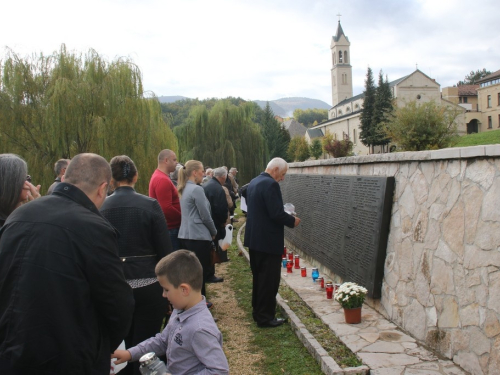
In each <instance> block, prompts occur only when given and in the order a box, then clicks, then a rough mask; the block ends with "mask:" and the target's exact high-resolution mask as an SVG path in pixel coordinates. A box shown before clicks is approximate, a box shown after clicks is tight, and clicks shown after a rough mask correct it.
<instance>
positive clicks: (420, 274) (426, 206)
mask: <svg viewBox="0 0 500 375" xmlns="http://www.w3.org/2000/svg"><path fill="white" fill-rule="evenodd" d="M289 166H290V169H289V172H288V173H290V174H292V173H302V174H338V175H363V176H394V177H395V180H396V186H395V193H394V202H393V209H392V216H391V225H390V234H389V240H388V244H387V255H386V261H385V268H384V273H385V276H384V283H383V287H382V298H381V299H380V300H370V301H367V303H368V304H370V305H371V306H372V307H374V308H375V309H377V311H379V312H380V313H381V314H383V315H384V316H385V317H387V318H389V319H390V320H391V321H393V322H394V323H395V324H397V325H399V326H400V327H401V328H402V329H403V330H405V331H407V332H408V333H410V334H411V335H412V336H413V337H415V338H416V339H418V340H420V341H421V342H423V343H425V344H426V345H428V346H430V347H431V348H433V349H435V350H436V351H437V352H439V353H441V354H442V355H443V356H445V357H447V358H452V359H453V360H454V362H455V363H457V364H459V365H460V366H462V367H463V368H464V369H465V370H467V371H470V372H471V373H472V374H499V373H500V145H490V146H475V147H466V148H454V149H443V150H437V151H422V152H403V153H395V154H378V155H368V156H358V157H350V158H339V159H327V160H317V161H307V162H303V163H293V164H290V165H289ZM298 216H299V217H300V213H298ZM327 230H328V228H325V231H327ZM299 250H300V249H299ZM319 266H320V265H319ZM346 281H347V280H346Z"/></svg>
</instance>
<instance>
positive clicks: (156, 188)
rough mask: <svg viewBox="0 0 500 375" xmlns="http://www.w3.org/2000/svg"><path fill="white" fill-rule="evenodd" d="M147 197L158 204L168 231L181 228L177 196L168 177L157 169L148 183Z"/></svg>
mask: <svg viewBox="0 0 500 375" xmlns="http://www.w3.org/2000/svg"><path fill="white" fill-rule="evenodd" d="M149 196H150V197H151V198H154V199H156V200H157V201H158V203H160V206H161V209H162V211H163V215H165V219H166V220H167V226H168V229H177V228H179V227H180V226H181V205H180V203H179V194H178V193H177V189H176V187H175V186H174V184H173V183H172V180H171V179H170V177H168V176H167V175H166V174H165V173H163V172H162V171H160V170H159V169H157V170H155V172H154V173H153V175H152V176H151V180H150V181H149Z"/></svg>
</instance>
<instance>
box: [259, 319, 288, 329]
mask: <svg viewBox="0 0 500 375" xmlns="http://www.w3.org/2000/svg"><path fill="white" fill-rule="evenodd" d="M285 322H286V319H280V318H276V319H273V320H270V321H269V322H266V323H257V326H259V327H260V328H265V327H267V328H274V327H279V326H280V325H282V324H283V323H285Z"/></svg>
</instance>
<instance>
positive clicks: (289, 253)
mask: <svg viewBox="0 0 500 375" xmlns="http://www.w3.org/2000/svg"><path fill="white" fill-rule="evenodd" d="M288 260H291V261H292V262H293V253H292V252H291V251H290V252H288Z"/></svg>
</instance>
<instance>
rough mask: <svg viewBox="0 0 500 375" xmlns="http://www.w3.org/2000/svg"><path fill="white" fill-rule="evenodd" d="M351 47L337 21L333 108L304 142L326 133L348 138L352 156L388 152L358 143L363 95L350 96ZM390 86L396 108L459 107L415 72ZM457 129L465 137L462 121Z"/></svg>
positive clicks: (331, 46) (333, 71)
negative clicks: (421, 105) (415, 104)
mask: <svg viewBox="0 0 500 375" xmlns="http://www.w3.org/2000/svg"><path fill="white" fill-rule="evenodd" d="M350 46H351V43H350V42H349V39H348V38H347V36H346V35H345V34H344V31H343V30H342V26H341V25H340V20H339V22H338V26H337V33H336V34H335V36H334V37H333V38H332V42H331V45H330V49H331V53H332V69H331V79H332V107H331V108H330V109H329V111H328V120H326V121H324V122H322V123H321V124H318V125H317V126H315V127H313V128H311V129H308V131H307V133H306V140H307V141H308V142H311V140H312V139H313V138H316V137H320V136H323V135H325V134H326V132H327V131H328V132H329V133H330V134H333V136H334V137H335V138H336V139H339V140H341V139H344V138H345V137H346V136H348V137H349V138H350V140H351V141H352V142H353V144H354V146H353V152H354V154H355V155H368V154H370V153H380V152H386V151H387V150H383V149H381V147H379V146H377V147H375V148H374V149H373V150H370V149H369V148H368V147H367V146H365V145H363V143H361V141H360V139H359V133H360V125H361V111H362V108H363V100H364V94H363V93H361V94H359V95H356V96H353V95H352V94H353V91H352V66H351V64H350V61H351V51H350ZM389 85H390V87H391V90H392V96H393V98H395V99H396V103H397V105H398V106H404V105H405V103H408V102H410V101H415V100H416V101H417V102H421V103H424V102H428V101H432V100H433V101H435V102H436V103H438V104H442V105H451V106H454V107H458V106H457V105H455V104H454V103H452V102H449V101H446V100H443V99H441V89H440V85H439V84H438V83H437V82H436V81H435V80H434V79H432V78H430V77H429V76H427V75H426V74H424V73H423V72H421V71H420V70H418V69H416V70H415V71H414V72H413V73H411V74H409V75H407V76H404V77H401V78H399V79H397V80H395V81H392V82H390V83H389ZM464 112H465V110H464ZM461 117H463V116H461ZM458 126H459V131H460V132H463V133H465V125H464V120H463V119H460V120H459V121H458ZM462 128H463V129H462Z"/></svg>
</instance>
